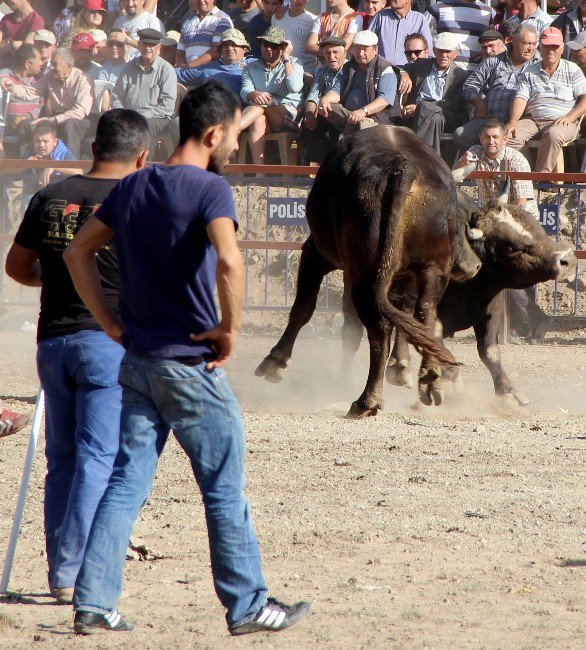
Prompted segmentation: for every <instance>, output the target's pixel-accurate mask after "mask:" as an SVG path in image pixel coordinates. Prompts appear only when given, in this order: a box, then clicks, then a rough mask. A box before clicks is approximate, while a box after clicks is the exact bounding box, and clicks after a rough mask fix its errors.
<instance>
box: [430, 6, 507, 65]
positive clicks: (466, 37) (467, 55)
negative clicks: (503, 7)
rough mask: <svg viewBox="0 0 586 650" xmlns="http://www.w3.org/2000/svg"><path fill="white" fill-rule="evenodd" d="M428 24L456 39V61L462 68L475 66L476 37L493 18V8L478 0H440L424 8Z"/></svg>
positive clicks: (477, 49) (439, 32) (477, 48)
mask: <svg viewBox="0 0 586 650" xmlns="http://www.w3.org/2000/svg"><path fill="white" fill-rule="evenodd" d="M426 15H427V17H428V21H429V27H430V28H431V29H434V28H435V29H436V32H437V33H438V34H443V33H444V32H449V33H451V34H452V35H453V36H454V37H456V38H457V41H458V48H459V49H458V57H457V59H456V61H457V63H458V65H459V66H460V67H462V68H464V69H466V70H468V69H473V68H474V67H475V66H476V63H475V58H476V55H477V53H478V51H479V49H480V46H479V44H478V37H479V36H480V35H481V34H482V32H485V31H486V30H487V29H488V27H489V25H490V23H491V22H492V21H493V20H494V17H495V11H494V9H492V8H491V7H490V5H487V4H484V3H483V2H480V0H440V1H439V2H436V3H435V4H433V5H431V7H430V8H429V10H428V12H427V14H426Z"/></svg>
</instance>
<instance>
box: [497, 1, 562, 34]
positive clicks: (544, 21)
mask: <svg viewBox="0 0 586 650" xmlns="http://www.w3.org/2000/svg"><path fill="white" fill-rule="evenodd" d="M553 20H554V19H553V17H552V16H550V15H549V14H546V13H545V11H543V10H542V9H539V7H538V8H537V10H536V12H535V13H534V14H531V15H530V16H528V17H527V18H525V20H520V19H519V16H513V17H512V18H509V20H508V21H507V22H509V23H511V25H519V24H521V25H523V26H524V27H534V28H535V30H536V31H537V35H538V36H541V32H542V31H543V30H544V29H545V28H546V27H549V26H550V25H551V24H552V23H553Z"/></svg>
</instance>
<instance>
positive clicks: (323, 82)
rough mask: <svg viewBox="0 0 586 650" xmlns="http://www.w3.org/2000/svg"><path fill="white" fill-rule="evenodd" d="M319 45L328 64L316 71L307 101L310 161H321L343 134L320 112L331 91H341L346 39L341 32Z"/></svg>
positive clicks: (306, 141) (306, 133)
mask: <svg viewBox="0 0 586 650" xmlns="http://www.w3.org/2000/svg"><path fill="white" fill-rule="evenodd" d="M320 47H321V49H322V51H323V55H322V57H323V59H324V61H325V64H324V65H320V66H319V68H318V69H317V70H316V71H315V75H314V77H313V82H312V84H311V88H310V90H309V93H308V95H307V100H306V102H305V120H304V127H305V131H304V141H305V157H306V162H307V163H312V162H318V163H321V161H322V160H323V157H324V156H325V154H326V153H327V152H328V151H329V149H330V148H331V147H332V146H333V145H334V144H335V143H336V142H337V140H338V139H339V137H340V132H339V131H338V129H336V128H335V127H334V126H333V124H330V123H329V122H328V121H327V120H326V119H325V117H324V116H323V114H322V115H320V114H319V111H318V107H319V104H320V100H321V99H322V97H324V95H326V94H327V93H328V92H330V91H333V92H335V93H336V94H338V95H339V94H340V87H341V82H342V67H343V66H344V63H346V41H345V40H344V39H343V38H341V37H339V36H330V37H329V38H325V39H324V40H323V41H322V42H321V43H320Z"/></svg>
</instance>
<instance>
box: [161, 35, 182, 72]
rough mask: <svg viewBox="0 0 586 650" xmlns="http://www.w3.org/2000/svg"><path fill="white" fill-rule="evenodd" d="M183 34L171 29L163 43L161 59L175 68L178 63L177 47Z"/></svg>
mask: <svg viewBox="0 0 586 650" xmlns="http://www.w3.org/2000/svg"><path fill="white" fill-rule="evenodd" d="M180 38H181V34H180V33H179V32H177V31H175V30H174V29H170V30H169V31H168V32H167V33H166V34H165V37H164V38H163V40H162V41H161V58H162V59H163V60H164V61H167V63H170V64H171V65H172V66H173V67H175V65H176V63H177V46H178V45H179V39H180Z"/></svg>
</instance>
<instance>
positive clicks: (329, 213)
mask: <svg viewBox="0 0 586 650" xmlns="http://www.w3.org/2000/svg"><path fill="white" fill-rule="evenodd" d="M307 221H308V223H309V227H310V230H311V234H310V237H309V238H308V240H307V241H306V242H305V244H304V246H303V250H302V253H301V260H300V265H299V274H298V281H297V295H296V298H295V302H294V304H293V307H292V308H291V313H290V315H289V323H288V325H287V328H286V330H285V332H284V334H283V336H282V337H281V339H280V340H279V342H278V343H277V344H276V346H275V347H274V348H273V349H272V350H271V353H270V354H269V356H268V357H266V358H265V359H264V360H263V362H262V363H261V364H260V366H259V367H258V368H257V370H256V374H257V375H259V376H265V377H266V378H267V379H268V380H269V381H279V380H280V379H281V378H282V374H283V371H284V369H285V368H286V367H287V365H288V362H289V360H290V358H291V354H292V352H293V345H294V343H295V339H296V338H297V334H298V333H299V330H300V329H301V328H302V327H303V325H305V323H307V322H308V321H309V319H310V318H311V316H312V314H313V311H314V309H315V304H316V300H317V296H318V292H319V287H320V285H321V282H322V279H323V277H324V276H325V275H326V274H327V273H329V272H330V271H332V270H334V269H342V270H343V271H344V276H345V278H346V282H347V283H348V285H349V287H350V292H351V296H352V302H353V305H354V307H355V308H356V311H357V313H358V316H359V318H360V321H361V322H362V324H363V325H364V327H366V330H367V332H368V339H369V343H370V370H369V374H368V380H367V383H366V387H365V389H364V391H363V393H362V395H361V396H360V397H359V398H358V399H357V400H356V401H355V402H354V403H353V404H352V407H351V408H350V411H349V413H348V415H349V416H352V417H364V416H366V415H375V414H376V413H377V411H378V410H379V409H380V408H381V407H382V383H383V377H384V371H385V366H386V361H387V359H388V356H389V350H390V334H391V332H392V329H393V326H395V327H397V328H399V329H400V330H401V331H402V332H403V333H404V335H405V337H406V339H407V340H408V341H409V342H410V343H411V344H413V345H414V346H415V347H416V349H417V350H418V351H419V352H420V353H421V355H422V357H423V361H422V370H421V373H420V385H421V387H422V388H421V390H422V393H425V394H427V393H429V391H430V390H432V387H433V385H434V382H435V381H437V380H438V378H439V377H440V375H441V365H442V364H448V365H450V364H455V360H454V358H453V356H452V355H451V353H450V352H449V351H448V350H447V349H446V348H445V347H444V345H443V343H442V342H441V337H439V338H438V337H435V336H434V334H433V327H434V324H435V320H436V307H437V304H438V302H439V300H440V298H441V296H442V294H443V292H444V290H445V288H446V285H447V283H448V281H449V279H450V274H451V273H452V274H453V275H455V276H457V277H458V278H459V279H465V278H470V277H473V276H474V274H475V273H477V272H478V269H479V268H480V262H479V260H478V258H477V257H476V255H475V254H473V253H472V250H471V248H470V246H469V244H468V242H467V239H466V234H465V233H466V229H467V225H466V224H464V223H460V224H458V220H457V208H456V187H455V184H454V179H453V177H452V174H451V172H450V170H449V168H448V167H447V165H446V164H445V163H444V162H443V160H442V159H441V158H440V157H439V156H438V155H437V154H436V152H435V151H434V150H433V149H432V148H431V147H429V146H428V145H427V144H425V143H424V142H423V141H422V140H420V139H419V138H418V137H417V136H416V135H414V134H413V132H411V131H410V130H409V129H406V128H399V127H387V126H379V127H374V128H372V129H368V130H364V131H360V132H358V133H356V134H354V135H352V136H350V137H347V138H344V139H343V140H341V141H340V142H339V143H338V144H337V145H336V146H335V147H334V148H333V149H332V150H331V151H330V153H329V154H328V155H327V157H326V159H325V160H324V162H323V163H322V165H321V167H320V168H319V171H318V173H317V176H316V178H315V182H314V184H313V187H312V190H311V192H310V194H309V197H308V199H307ZM406 278H409V279H412V280H413V282H414V284H415V286H416V288H417V297H416V301H415V309H414V313H415V318H414V317H413V316H411V315H410V314H408V313H405V312H403V311H401V310H400V309H398V308H397V307H395V306H394V305H393V304H392V302H391V301H390V300H389V292H390V289H391V286H392V285H393V283H395V282H397V281H402V280H404V279H406Z"/></svg>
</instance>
